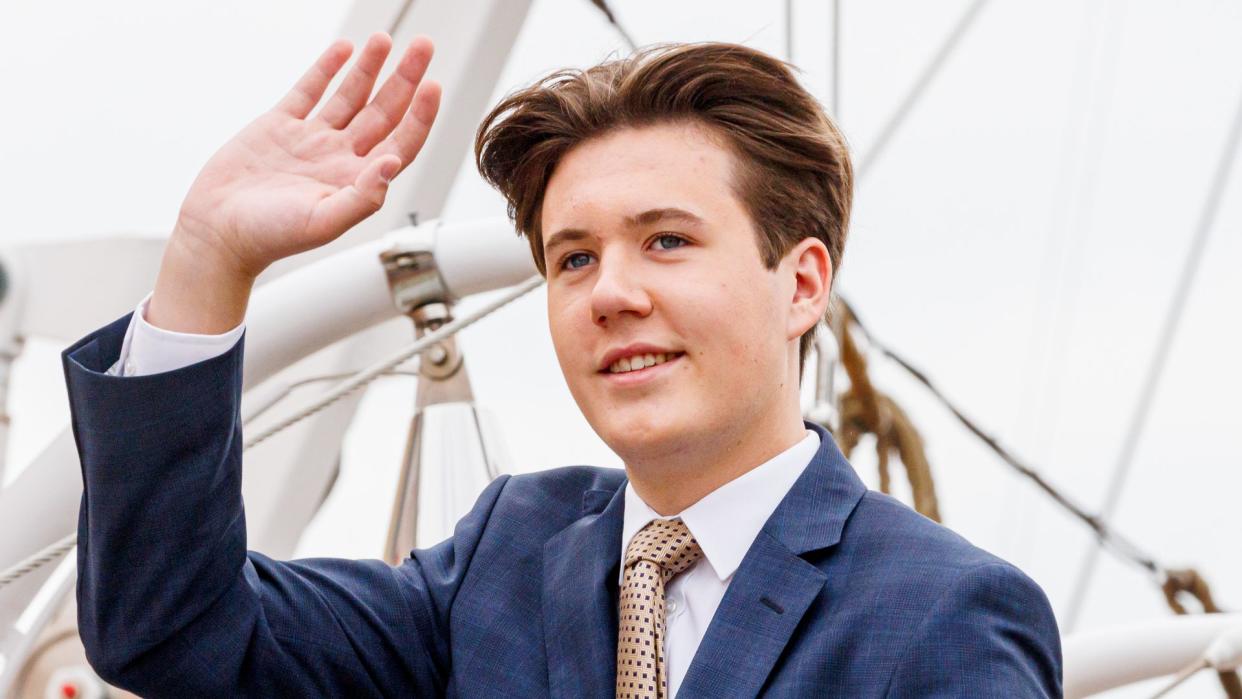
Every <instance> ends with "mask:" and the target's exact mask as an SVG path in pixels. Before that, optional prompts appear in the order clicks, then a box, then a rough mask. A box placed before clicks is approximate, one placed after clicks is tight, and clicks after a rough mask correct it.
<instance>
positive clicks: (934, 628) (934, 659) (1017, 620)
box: [887, 563, 1062, 698]
mask: <svg viewBox="0 0 1242 699" xmlns="http://www.w3.org/2000/svg"><path fill="white" fill-rule="evenodd" d="M887 696H889V697H964V696H978V697H983V696H995V697H1002V696H1003V697H1015V698H1018V697H1032V698H1033V697H1060V696H1062V691H1061V640H1060V634H1059V632H1058V631H1057V623H1056V618H1055V617H1054V616H1053V613H1052V608H1051V606H1050V605H1049V604H1048V599H1047V597H1046V596H1045V595H1044V592H1043V590H1041V589H1040V588H1039V586H1038V585H1036V584H1035V582H1034V581H1032V580H1031V579H1030V578H1029V577H1027V576H1026V575H1025V574H1023V573H1022V572H1021V571H1019V570H1018V569H1017V568H1015V567H1013V566H1011V565H1008V564H1006V563H989V564H985V565H982V566H979V567H976V568H973V569H970V570H968V571H966V572H964V573H963V574H962V575H961V576H959V577H958V578H957V580H956V581H954V582H953V583H952V584H951V585H950V586H949V587H948V589H947V590H946V591H945V592H944V594H943V595H942V596H941V598H940V599H939V601H938V602H937V603H936V604H935V605H933V607H932V609H931V610H930V611H929V612H928V614H927V616H926V617H925V618H924V620H923V622H922V623H921V624H920V626H919V628H918V630H917V631H916V632H915V633H914V635H913V636H912V637H911V640H910V642H909V645H908V647H907V648H906V650H905V653H904V655H903V657H902V659H901V661H900V662H899V664H898V667H897V669H896V671H895V672H894V674H893V678H892V681H891V683H890V685H889V691H888V694H887Z"/></svg>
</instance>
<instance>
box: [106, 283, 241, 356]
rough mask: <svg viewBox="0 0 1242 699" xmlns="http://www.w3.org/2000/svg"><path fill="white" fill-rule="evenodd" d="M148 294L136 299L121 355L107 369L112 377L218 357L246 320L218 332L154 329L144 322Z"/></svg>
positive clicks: (149, 297) (233, 340)
mask: <svg viewBox="0 0 1242 699" xmlns="http://www.w3.org/2000/svg"><path fill="white" fill-rule="evenodd" d="M153 293H155V292H154V291H152V292H150V293H148V294H147V295H146V296H145V297H143V299H142V300H141V301H139V302H138V306H137V308H135V309H134V317H133V318H131V319H130V321H129V327H128V328H126V329H125V340H124V341H122V343H121V356H120V357H118V358H117V360H116V363H114V364H113V365H112V366H111V367H109V368H108V371H107V372H106V373H107V374H109V375H111V376H146V375H148V374H159V373H161V372H165V371H173V370H174V369H180V368H182V367H187V366H190V365H191V364H197V363H199V362H202V361H206V360H208V359H211V358H213V357H218V356H220V355H222V354H224V353H225V352H227V351H229V349H230V348H231V347H232V346H233V345H235V344H237V340H238V338H240V337H241V335H242V329H243V328H245V327H246V323H245V322H242V323H241V324H239V325H238V326H237V327H236V328H233V329H232V330H229V331H228V332H224V333H220V334H219V335H199V334H196V333H179V332H174V331H172V330H164V329H163V328H157V327H155V326H154V325H151V324H150V323H148V322H147V318H146V313H147V304H148V303H149V302H150V301H151V294H153Z"/></svg>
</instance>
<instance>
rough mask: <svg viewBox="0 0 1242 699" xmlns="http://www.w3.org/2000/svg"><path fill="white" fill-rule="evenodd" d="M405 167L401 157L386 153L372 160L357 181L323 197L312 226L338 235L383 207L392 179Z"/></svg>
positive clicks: (329, 234)
mask: <svg viewBox="0 0 1242 699" xmlns="http://www.w3.org/2000/svg"><path fill="white" fill-rule="evenodd" d="M400 170H401V159H400V158H398V157H397V156H395V155H391V154H386V155H383V156H380V157H379V158H376V159H375V161H374V162H371V163H368V164H367V166H366V167H365V168H363V169H362V172H360V173H358V177H357V178H356V179H355V180H354V183H353V184H351V185H350V186H348V187H344V188H342V189H340V190H338V191H336V192H335V193H333V194H332V195H330V196H328V197H326V198H324V199H322V200H321V201H320V202H319V204H318V205H317V206H316V207H315V212H314V214H313V215H312V224H311V225H312V227H313V228H315V229H318V230H319V231H321V232H326V234H327V236H328V238H329V239H332V238H336V237H337V236H339V235H341V234H342V233H344V232H345V231H347V230H349V229H350V228H352V227H354V226H356V225H357V224H358V223H360V222H361V221H362V220H363V219H364V218H366V217H367V216H370V215H371V214H373V213H375V212H376V211H379V209H380V207H381V206H383V205H384V197H386V196H387V195H388V183H389V181H390V180H391V179H392V178H393V177H395V176H396V175H397V173H398V172H399V171H400Z"/></svg>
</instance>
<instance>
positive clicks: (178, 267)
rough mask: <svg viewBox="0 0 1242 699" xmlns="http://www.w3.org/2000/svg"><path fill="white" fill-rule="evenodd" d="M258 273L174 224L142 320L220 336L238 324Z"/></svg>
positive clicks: (242, 316) (181, 330) (185, 330)
mask: <svg viewBox="0 0 1242 699" xmlns="http://www.w3.org/2000/svg"><path fill="white" fill-rule="evenodd" d="M257 276H258V275H257V272H251V271H250V270H247V269H245V268H244V267H243V266H242V265H241V264H239V263H238V261H237V260H236V259H234V258H232V256H231V254H230V253H229V252H228V251H224V250H220V249H219V248H215V247H212V246H210V245H206V244H205V243H204V241H203V240H202V239H201V238H198V237H195V236H193V235H192V234H189V233H186V232H185V231H184V230H182V229H181V228H180V226H178V228H177V229H174V231H173V234H172V235H171V236H170V237H169V240H168V244H167V246H166V247H165V248H164V258H163V261H162V263H161V265H160V271H159V276H158V277H157V278H156V282H155V291H154V293H153V294H152V296H151V301H150V302H149V303H148V304H147V312H146V320H147V322H148V323H150V324H151V325H154V326H155V327H158V328H162V329H165V330H172V331H176V332H184V333H195V334H204V335H218V334H220V333H224V332H228V331H229V330H232V329H233V328H235V327H237V326H238V325H240V324H241V323H242V321H243V320H244V319H245V317H246V306H247V305H248V303H249V300H250V292H251V290H252V289H253V287H254V282H255V279H256V277H257Z"/></svg>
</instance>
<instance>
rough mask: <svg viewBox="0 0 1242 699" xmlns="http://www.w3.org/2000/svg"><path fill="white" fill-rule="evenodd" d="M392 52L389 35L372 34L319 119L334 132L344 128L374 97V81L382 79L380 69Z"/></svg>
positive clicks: (324, 107) (322, 110) (320, 111)
mask: <svg viewBox="0 0 1242 699" xmlns="http://www.w3.org/2000/svg"><path fill="white" fill-rule="evenodd" d="M391 49H392V39H391V38H389V36H388V35H387V34H385V33H383V32H376V33H375V34H372V35H371V38H370V39H367V43H366V46H364V47H363V49H362V53H360V54H359V55H358V60H357V61H356V62H355V63H354V67H353V68H351V69H350V71H349V74H348V75H346V76H345V79H344V80H343V81H341V86H340V87H339V88H337V91H336V94H334V95H332V98H331V99H329V100H328V102H327V104H325V105H324V106H323V109H321V110H319V116H318V118H319V119H322V120H324V121H325V122H327V123H328V124H329V125H331V126H332V128H334V129H343V128H345V127H346V126H347V125H348V124H349V120H350V119H353V118H354V115H355V114H357V113H358V110H359V109H362V107H363V106H364V105H366V103H367V99H368V98H370V97H371V88H372V87H374V86H375V79H376V78H377V77H378V76H379V72H380V68H383V67H384V61H385V59H387V58H388V52H389V50H391Z"/></svg>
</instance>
